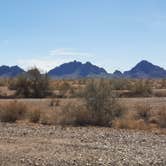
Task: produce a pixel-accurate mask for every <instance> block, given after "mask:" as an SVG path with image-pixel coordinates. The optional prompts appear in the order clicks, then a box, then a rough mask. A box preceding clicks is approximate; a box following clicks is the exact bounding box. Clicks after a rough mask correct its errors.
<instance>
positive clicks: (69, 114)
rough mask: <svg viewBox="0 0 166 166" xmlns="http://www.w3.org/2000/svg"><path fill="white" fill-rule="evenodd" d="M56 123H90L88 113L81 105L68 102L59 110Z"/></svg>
mask: <svg viewBox="0 0 166 166" xmlns="http://www.w3.org/2000/svg"><path fill="white" fill-rule="evenodd" d="M57 123H59V124H63V125H87V124H89V123H90V114H89V112H88V111H87V110H86V108H85V107H84V106H83V105H76V104H74V103H68V104H66V105H64V106H63V107H62V110H61V111H60V112H59V114H58V121H57Z"/></svg>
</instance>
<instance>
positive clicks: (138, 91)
mask: <svg viewBox="0 0 166 166" xmlns="http://www.w3.org/2000/svg"><path fill="white" fill-rule="evenodd" d="M131 93H132V95H133V96H138V97H149V96H151V95H152V86H151V83H150V81H149V80H137V81H136V82H135V84H134V85H133V86H132V87H131Z"/></svg>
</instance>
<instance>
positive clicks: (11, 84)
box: [8, 78, 16, 90]
mask: <svg viewBox="0 0 166 166" xmlns="http://www.w3.org/2000/svg"><path fill="white" fill-rule="evenodd" d="M8 88H9V89H10V90H16V78H10V79H9V80H8Z"/></svg>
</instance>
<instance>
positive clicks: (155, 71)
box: [124, 60, 166, 78]
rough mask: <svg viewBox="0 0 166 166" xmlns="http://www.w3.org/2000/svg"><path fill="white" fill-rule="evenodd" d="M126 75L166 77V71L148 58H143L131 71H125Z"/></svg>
mask: <svg viewBox="0 0 166 166" xmlns="http://www.w3.org/2000/svg"><path fill="white" fill-rule="evenodd" d="M124 75H125V76H127V77H131V78H160V77H161V78H163V77H166V71H165V70H164V69H163V68H161V67H159V66H156V65H154V64H152V63H150V62H148V61H146V60H142V61H141V62H139V63H138V64H137V65H136V66H135V67H133V68H132V69H131V70H130V71H126V72H124Z"/></svg>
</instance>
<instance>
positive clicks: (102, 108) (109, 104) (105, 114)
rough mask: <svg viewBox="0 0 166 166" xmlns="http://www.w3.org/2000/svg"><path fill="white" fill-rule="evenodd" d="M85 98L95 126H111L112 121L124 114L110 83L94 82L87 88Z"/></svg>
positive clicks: (103, 81)
mask: <svg viewBox="0 0 166 166" xmlns="http://www.w3.org/2000/svg"><path fill="white" fill-rule="evenodd" d="M83 97H84V101H85V105H86V108H87V109H88V110H89V111H90V114H91V119H92V120H93V123H94V124H95V125H102V126H111V124H112V120H113V119H115V118H117V117H120V116H121V115H122V113H123V109H122V107H121V106H120V105H119V104H118V102H117V100H116V98H115V96H114V93H113V92H112V90H111V87H110V84H109V82H108V81H105V80H100V81H95V80H92V81H91V82H90V83H89V84H87V86H86V87H85V90H84V96H83Z"/></svg>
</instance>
